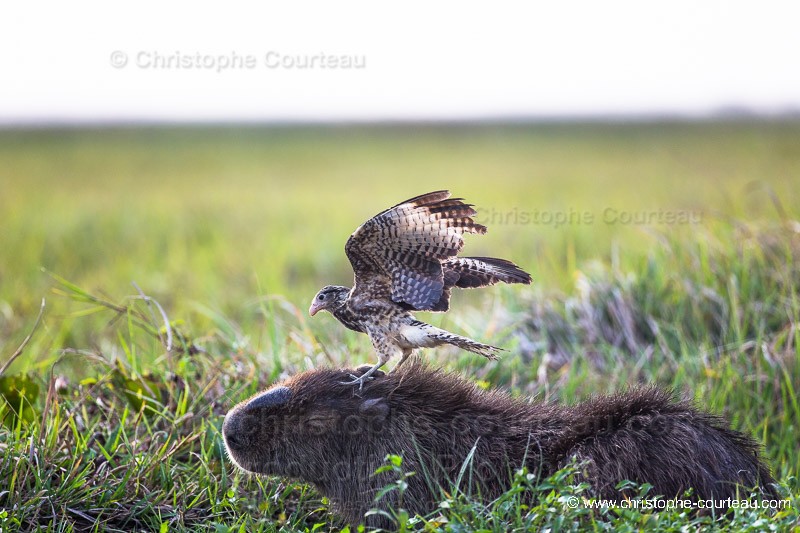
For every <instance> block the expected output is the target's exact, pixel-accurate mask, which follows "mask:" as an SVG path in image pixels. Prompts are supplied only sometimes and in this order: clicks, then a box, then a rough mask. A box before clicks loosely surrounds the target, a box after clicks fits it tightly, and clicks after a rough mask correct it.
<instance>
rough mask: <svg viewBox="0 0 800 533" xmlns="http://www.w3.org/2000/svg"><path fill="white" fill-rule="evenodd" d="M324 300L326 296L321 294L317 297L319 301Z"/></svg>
mask: <svg viewBox="0 0 800 533" xmlns="http://www.w3.org/2000/svg"><path fill="white" fill-rule="evenodd" d="M324 299H325V295H324V294H320V295H319V296H317V300H324Z"/></svg>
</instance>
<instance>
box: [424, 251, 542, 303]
mask: <svg viewBox="0 0 800 533" xmlns="http://www.w3.org/2000/svg"><path fill="white" fill-rule="evenodd" d="M442 270H443V273H444V290H443V291H442V296H441V297H440V298H439V301H438V302H436V303H435V304H434V305H433V306H432V307H431V308H430V310H431V311H447V310H448V309H449V308H450V289H452V288H453V287H459V288H461V289H476V288H479V287H488V286H489V285H494V284H495V283H524V284H526V285H527V284H529V283H530V282H531V275H530V274H528V273H527V272H525V271H524V270H522V269H521V268H519V267H518V266H517V265H515V264H514V263H512V262H511V261H507V260H505V259H497V258H496V257H451V258H449V259H447V260H445V261H444V262H443V263H442Z"/></svg>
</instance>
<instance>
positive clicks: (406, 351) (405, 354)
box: [389, 348, 414, 374]
mask: <svg viewBox="0 0 800 533" xmlns="http://www.w3.org/2000/svg"><path fill="white" fill-rule="evenodd" d="M413 352H414V350H412V349H411V348H406V349H404V350H403V357H401V358H400V361H399V362H398V363H397V364H396V365H394V368H393V369H392V370H391V372H389V373H390V374H393V373H394V372H397V369H398V368H400V366H401V365H402V364H403V363H405V362H406V359H408V356H409V355H411V354H412V353H413Z"/></svg>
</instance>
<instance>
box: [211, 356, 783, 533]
mask: <svg viewBox="0 0 800 533" xmlns="http://www.w3.org/2000/svg"><path fill="white" fill-rule="evenodd" d="M349 374H350V371H347V370H314V371H310V372H305V373H302V374H299V375H297V376H294V377H292V378H290V379H288V380H286V381H284V382H283V383H280V384H278V385H275V386H273V387H272V388H270V389H268V390H267V391H265V392H263V393H260V394H258V395H256V396H254V397H252V398H251V399H249V400H247V401H245V402H242V403H240V404H239V405H237V406H236V407H235V408H234V409H232V410H231V412H230V413H228V415H227V416H226V417H225V423H224V425H223V435H224V438H225V444H226V446H227V449H228V453H229V456H230V457H231V459H233V461H235V462H236V464H238V465H239V466H240V467H241V468H243V469H244V470H248V471H250V472H257V473H261V474H273V475H279V476H287V477H291V478H297V479H300V480H303V481H307V482H311V483H312V484H314V485H315V486H316V487H317V489H318V490H319V491H320V493H322V494H323V495H325V496H327V497H328V498H330V500H331V502H333V503H334V506H335V509H337V511H338V512H339V513H340V514H341V515H342V516H343V518H345V519H346V520H348V521H350V522H355V523H357V522H361V521H364V520H365V519H364V513H365V512H366V511H368V510H369V509H370V508H374V507H376V506H377V507H381V508H384V509H386V508H387V507H389V506H393V505H396V504H397V501H396V500H395V499H394V498H395V497H396V496H397V492H392V493H390V494H389V495H388V496H387V497H386V498H384V499H383V500H381V502H380V503H378V504H376V503H375V502H374V497H375V493H376V491H377V490H378V489H380V488H382V487H384V486H386V485H388V484H389V483H391V482H392V481H394V479H395V478H394V477H393V474H392V473H384V474H381V475H377V476H375V475H373V474H374V472H375V470H376V469H378V468H379V467H380V466H381V465H383V464H384V461H385V457H386V455H387V454H398V455H401V456H402V457H403V458H404V462H403V468H404V469H405V470H407V471H414V472H416V475H414V476H411V477H410V478H408V483H409V485H408V489H407V490H406V492H405V494H404V496H403V501H402V506H403V507H404V508H406V509H407V510H408V511H409V512H411V513H412V514H414V513H421V514H425V513H429V512H431V511H433V510H435V509H436V505H437V501H438V500H439V499H440V498H441V494H442V493H441V491H440V487H441V488H444V489H445V490H452V489H451V488H452V483H453V482H454V480H456V479H457V478H458V475H459V472H460V471H461V469H462V467H463V466H464V464H465V461H466V459H467V458H468V457H469V454H470V451H471V450H472V449H473V447H474V448H475V451H474V455H473V457H472V460H471V465H469V467H468V470H467V472H471V473H468V474H467V475H464V476H463V478H462V486H461V490H467V489H469V487H467V486H466V485H467V483H468V481H467V480H468V479H469V480H471V481H470V482H471V483H472V487H471V489H472V491H473V492H474V493H476V494H477V493H478V492H479V494H480V496H481V497H483V498H486V499H487V500H488V499H490V498H494V497H496V496H498V495H499V494H500V493H502V492H503V491H504V490H505V489H507V488H508V486H509V484H510V481H511V472H513V471H514V470H515V469H517V468H519V467H520V466H522V465H525V466H527V468H528V469H529V470H530V471H531V472H536V473H538V474H539V475H548V474H550V473H552V472H554V471H556V470H557V469H559V468H561V467H563V466H564V465H566V464H567V463H568V462H569V461H570V460H571V459H572V458H573V457H574V458H576V459H577V460H578V461H579V462H581V463H583V464H584V465H585V466H584V467H582V468H581V472H582V475H583V476H585V481H588V482H589V483H590V484H591V485H592V494H593V495H595V496H597V497H600V498H618V497H619V496H620V494H619V492H618V491H617V490H616V489H615V486H616V485H617V484H618V483H619V482H620V481H622V480H626V479H627V480H631V481H635V482H638V483H650V484H651V485H653V489H652V491H651V493H650V495H662V496H664V497H667V498H672V497H676V496H681V495H683V494H684V492H685V491H687V490H688V489H690V488H692V489H694V493H693V494H694V497H695V498H698V499H718V500H719V499H725V498H728V497H736V496H737V495H739V497H744V496H745V495H748V494H749V490H750V489H752V488H754V487H757V486H760V487H761V490H762V491H763V492H764V493H765V494H767V495H770V496H773V495H774V492H773V490H774V489H773V488H772V485H771V483H773V479H772V477H771V476H770V473H769V470H768V468H767V467H766V466H765V465H764V464H763V463H762V462H761V461H760V460H759V456H758V453H759V446H758V445H757V444H756V442H755V441H753V440H752V439H751V438H749V437H747V436H745V435H744V434H742V433H739V432H737V431H733V430H731V429H729V428H728V425H727V424H726V423H725V422H724V421H723V420H722V419H720V418H719V417H717V416H714V415H711V414H708V413H704V412H702V411H698V410H697V409H695V408H694V407H693V406H692V405H690V404H689V403H687V402H684V401H674V400H673V399H672V397H671V395H670V394H669V393H667V392H664V391H662V390H659V389H655V388H642V389H636V390H631V391H628V392H624V393H620V394H616V395H613V396H601V397H597V398H594V399H592V400H589V401H586V402H583V403H579V404H577V405H575V406H572V407H566V406H562V405H553V404H545V403H537V402H526V401H524V400H522V399H517V398H513V397H511V396H509V395H508V394H505V393H503V392H499V391H484V390H481V389H480V388H478V387H476V386H475V385H474V384H473V383H471V382H469V381H466V380H464V379H462V378H460V377H458V376H456V375H454V374H448V373H445V372H442V371H439V370H433V369H431V368H429V367H427V366H425V365H424V364H421V363H418V362H414V363H410V362H409V364H407V365H406V366H405V367H404V368H401V369H400V370H398V371H397V372H395V373H391V374H385V375H380V376H378V377H377V378H376V379H374V380H372V381H369V382H367V383H366V384H365V385H364V387H363V389H362V390H360V391H359V390H358V388H355V387H353V386H350V385H343V384H342V382H346V381H349V380H350V378H349V377H348V375H349ZM370 520H373V521H372V522H370ZM381 520H385V519H382V518H381V517H379V516H378V517H376V516H374V515H373V516H372V518H371V519H368V520H367V523H371V524H372V525H379V524H383V525H385V522H381Z"/></svg>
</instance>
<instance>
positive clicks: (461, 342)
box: [436, 332, 504, 361]
mask: <svg viewBox="0 0 800 533" xmlns="http://www.w3.org/2000/svg"><path fill="white" fill-rule="evenodd" d="M436 338H437V339H438V340H441V341H442V342H445V343H447V344H452V345H453V346H458V347H459V348H461V349H462V350H467V351H468V352H472V353H476V354H479V355H482V356H484V357H485V358H487V359H491V360H492V361H496V360H497V359H499V358H500V356H499V353H500V352H502V351H504V350H503V349H502V348H498V347H496V346H491V345H489V344H482V343H480V342H477V341H474V340H472V339H468V338H467V337H462V336H461V335H454V334H453V333H447V332H444V334H440V335H437V337H436Z"/></svg>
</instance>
